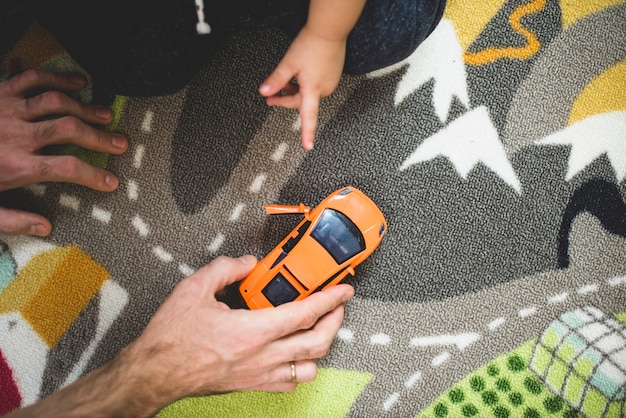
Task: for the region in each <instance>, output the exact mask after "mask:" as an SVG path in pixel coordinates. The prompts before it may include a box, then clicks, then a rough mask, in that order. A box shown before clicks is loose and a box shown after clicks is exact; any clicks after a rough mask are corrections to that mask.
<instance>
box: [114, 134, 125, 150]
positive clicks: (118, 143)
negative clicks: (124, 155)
mask: <svg viewBox="0 0 626 418" xmlns="http://www.w3.org/2000/svg"><path fill="white" fill-rule="evenodd" d="M111 143H112V144H113V146H114V147H115V148H118V149H123V148H125V147H126V140H125V139H124V137H123V136H122V135H118V134H114V135H113V139H112V140H111Z"/></svg>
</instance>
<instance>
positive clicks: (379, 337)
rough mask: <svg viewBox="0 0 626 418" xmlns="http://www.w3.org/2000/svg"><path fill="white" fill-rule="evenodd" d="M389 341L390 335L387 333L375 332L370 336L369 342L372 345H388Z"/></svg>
mask: <svg viewBox="0 0 626 418" xmlns="http://www.w3.org/2000/svg"><path fill="white" fill-rule="evenodd" d="M390 342H391V337H389V335H387V334H383V333H380V334H376V335H372V336H371V337H370V344H372V345H388V344H389V343H390Z"/></svg>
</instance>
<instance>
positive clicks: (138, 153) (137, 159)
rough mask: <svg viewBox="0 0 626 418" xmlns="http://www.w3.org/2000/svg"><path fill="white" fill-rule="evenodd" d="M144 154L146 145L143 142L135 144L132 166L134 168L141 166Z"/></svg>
mask: <svg viewBox="0 0 626 418" xmlns="http://www.w3.org/2000/svg"><path fill="white" fill-rule="evenodd" d="M145 154H146V147H145V146H144V145H143V144H139V145H137V148H135V156H134V159H133V167H135V168H136V169H140V168H141V164H142V162H143V157H144V155H145Z"/></svg>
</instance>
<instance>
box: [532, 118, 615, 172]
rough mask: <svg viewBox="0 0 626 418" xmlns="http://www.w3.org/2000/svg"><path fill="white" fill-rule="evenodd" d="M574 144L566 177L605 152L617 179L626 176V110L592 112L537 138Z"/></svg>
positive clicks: (582, 168)
mask: <svg viewBox="0 0 626 418" xmlns="http://www.w3.org/2000/svg"><path fill="white" fill-rule="evenodd" d="M535 143H536V144H538V145H571V147H572V150H571V152H570V155H569V161H568V167H567V174H566V175H565V179H566V180H571V179H572V178H573V177H574V176H575V175H576V174H578V173H580V172H581V171H583V170H584V169H585V167H587V166H588V165H589V164H591V163H592V162H593V161H594V160H595V159H596V158H598V157H600V156H602V155H604V154H606V156H607V158H608V159H609V162H610V163H611V165H612V166H613V170H615V176H616V178H617V181H618V182H622V181H623V180H624V178H625V177H626V111H615V112H609V113H602V114H599V115H593V116H590V117H588V118H586V119H583V120H581V121H579V122H576V123H574V124H572V125H570V126H568V127H567V128H565V129H563V130H561V131H558V132H555V133H553V134H551V135H548V136H546V137H544V138H542V139H540V140H538V141H536V142H535Z"/></svg>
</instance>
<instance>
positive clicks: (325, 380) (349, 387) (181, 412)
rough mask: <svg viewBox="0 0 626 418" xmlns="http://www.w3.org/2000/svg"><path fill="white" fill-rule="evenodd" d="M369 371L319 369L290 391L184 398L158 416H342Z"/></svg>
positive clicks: (174, 417) (249, 417)
mask: <svg viewBox="0 0 626 418" xmlns="http://www.w3.org/2000/svg"><path fill="white" fill-rule="evenodd" d="M372 377H373V375H372V374H370V373H361V372H355V371H351V370H336V369H319V370H318V375H317V378H316V379H315V380H314V381H313V382H309V383H300V384H299V385H298V387H297V388H296V389H295V390H294V391H293V392H291V393H267V392H233V393H229V394H226V395H214V396H204V397H199V398H186V399H183V400H180V401H178V402H175V403H173V404H172V405H170V406H168V407H167V408H165V409H163V410H162V411H161V412H160V413H159V415H158V418H178V417H228V418H237V417H241V418H252V417H259V418H260V417H267V418H281V417H324V418H332V417H345V416H346V414H347V413H348V411H350V408H351V407H352V405H353V404H354V402H355V401H356V399H357V398H358V396H359V395H360V394H361V392H363V389H365V387H366V386H367V384H368V383H369V382H370V381H371V380H372Z"/></svg>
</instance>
